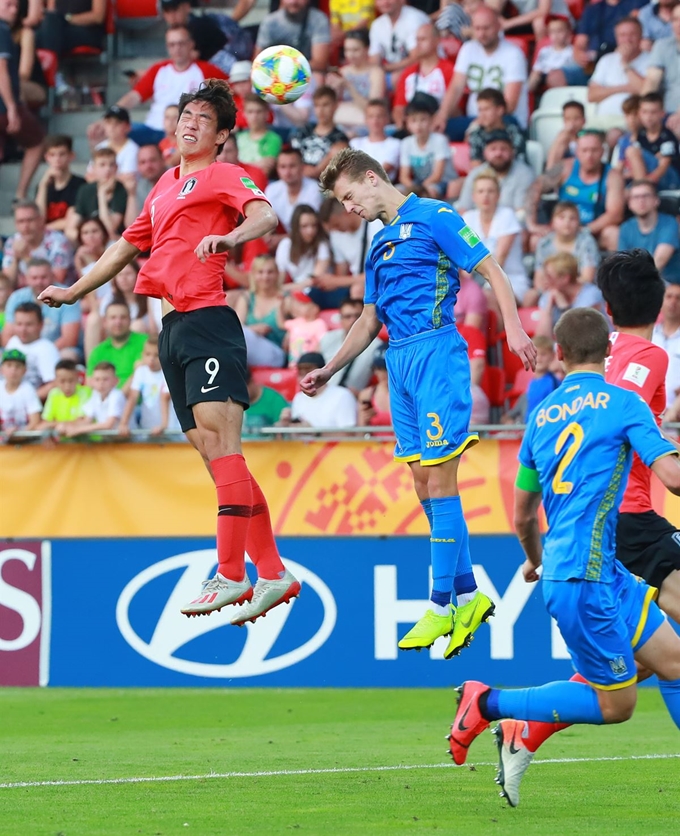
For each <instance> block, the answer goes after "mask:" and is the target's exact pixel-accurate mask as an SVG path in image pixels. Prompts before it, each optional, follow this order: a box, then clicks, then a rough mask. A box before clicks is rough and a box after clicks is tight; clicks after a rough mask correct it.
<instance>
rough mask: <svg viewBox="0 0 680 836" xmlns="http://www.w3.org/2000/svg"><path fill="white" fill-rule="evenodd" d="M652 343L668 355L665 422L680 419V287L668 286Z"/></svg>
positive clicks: (675, 285)
mask: <svg viewBox="0 0 680 836" xmlns="http://www.w3.org/2000/svg"><path fill="white" fill-rule="evenodd" d="M652 342H653V343H654V344H655V345H658V346H661V348H663V349H664V350H665V352H666V354H668V371H667V372H666V407H667V408H666V414H665V415H664V420H665V421H677V420H679V419H680V285H677V284H668V285H666V293H665V294H664V297H663V305H662V307H661V322H658V323H657V324H656V325H655V326H654V331H653V332H652Z"/></svg>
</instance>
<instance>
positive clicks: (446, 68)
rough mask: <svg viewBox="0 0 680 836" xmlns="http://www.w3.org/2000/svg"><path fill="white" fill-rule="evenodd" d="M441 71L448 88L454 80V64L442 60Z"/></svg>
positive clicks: (440, 63)
mask: <svg viewBox="0 0 680 836" xmlns="http://www.w3.org/2000/svg"><path fill="white" fill-rule="evenodd" d="M439 69H440V70H441V71H442V75H443V76H444V81H445V82H446V86H447V87H448V86H449V84H451V79H452V78H453V62H452V61H445V60H442V61H440V62H439Z"/></svg>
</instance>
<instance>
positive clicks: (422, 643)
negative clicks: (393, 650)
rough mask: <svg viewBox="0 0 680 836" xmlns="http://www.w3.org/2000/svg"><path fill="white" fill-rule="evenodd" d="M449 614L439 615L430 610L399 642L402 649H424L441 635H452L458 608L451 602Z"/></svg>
mask: <svg viewBox="0 0 680 836" xmlns="http://www.w3.org/2000/svg"><path fill="white" fill-rule="evenodd" d="M449 607H450V614H449V615H437V614H436V613H435V612H433V611H432V610H428V611H427V612H426V613H425V615H424V616H423V617H422V618H421V619H420V621H418V622H417V623H416V624H415V625H414V626H413V627H412V628H411V629H410V630H409V631H408V633H407V634H406V635H405V636H404V638H403V639H402V640H401V641H400V642H399V649H400V650H422V649H423V648H424V647H432V645H433V644H434V643H435V642H436V641H437V639H438V638H439V637H440V636H450V635H451V631H452V630H453V623H454V620H455V615H456V610H455V607H454V606H453V604H449Z"/></svg>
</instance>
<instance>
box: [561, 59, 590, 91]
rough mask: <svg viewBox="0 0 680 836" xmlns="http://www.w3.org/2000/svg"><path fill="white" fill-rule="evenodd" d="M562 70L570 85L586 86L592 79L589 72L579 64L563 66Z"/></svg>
mask: <svg viewBox="0 0 680 836" xmlns="http://www.w3.org/2000/svg"><path fill="white" fill-rule="evenodd" d="M562 72H563V73H564V78H565V81H566V82H567V84H568V86H569V87H585V86H586V85H587V84H588V81H589V79H590V76H589V75H588V73H586V71H585V70H584V69H583V67H579V65H578V64H572V65H570V66H568V67H562Z"/></svg>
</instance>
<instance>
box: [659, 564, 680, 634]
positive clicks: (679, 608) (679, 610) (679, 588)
mask: <svg viewBox="0 0 680 836" xmlns="http://www.w3.org/2000/svg"><path fill="white" fill-rule="evenodd" d="M656 600H657V603H658V605H659V606H660V607H661V609H662V610H663V611H664V612H665V613H666V615H669V616H670V617H671V618H672V619H673V621H675V622H677V623H678V624H680V570H678V569H676V570H674V571H673V572H671V573H670V574H669V575H667V576H666V577H665V578H664V581H663V583H662V584H661V589H660V590H659V597H658V598H657V599H656Z"/></svg>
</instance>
